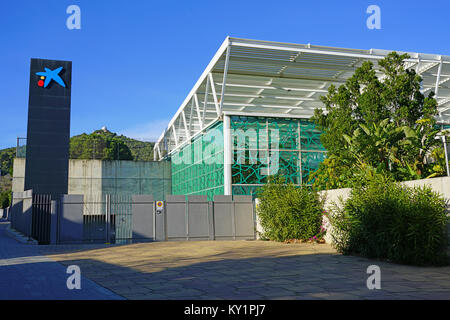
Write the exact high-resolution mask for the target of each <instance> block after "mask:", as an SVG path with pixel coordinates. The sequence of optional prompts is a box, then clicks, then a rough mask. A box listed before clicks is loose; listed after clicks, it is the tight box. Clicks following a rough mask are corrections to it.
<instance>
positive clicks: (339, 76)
mask: <svg viewBox="0 0 450 320" xmlns="http://www.w3.org/2000/svg"><path fill="white" fill-rule="evenodd" d="M389 52H391V51H388V50H378V49H370V50H359V49H344V48H332V47H323V46H313V45H310V44H308V45H302V44H288V43H279V42H268V41H257V40H246V39H237V38H230V37H228V38H226V39H225V41H224V42H223V44H222V45H221V47H220V48H219V50H218V51H217V53H216V54H215V55H214V57H213V59H212V60H211V62H210V63H209V64H208V66H207V67H206V69H205V70H204V72H203V73H202V75H201V76H200V78H199V80H198V81H197V83H196V84H195V85H194V87H193V88H192V89H191V91H190V92H189V94H188V96H187V97H186V99H185V100H184V101H183V103H182V104H181V106H180V107H179V109H178V111H177V112H176V113H175V115H174V116H173V118H172V119H171V121H170V122H169V125H168V126H167V129H166V130H165V131H164V132H163V133H162V134H161V136H160V138H159V139H158V141H157V143H156V144H155V152H154V155H155V160H160V161H164V160H170V161H171V167H172V193H173V194H197V195H200V194H202V195H208V197H209V198H210V199H211V198H212V196H214V195H223V194H225V195H234V194H236V195H237V194H247V195H248V194H254V193H255V190H257V189H258V188H259V187H260V186H262V185H264V183H265V182H266V181H267V177H268V176H269V175H273V174H279V175H281V176H284V177H285V178H286V179H287V181H289V182H292V183H294V184H297V185H300V184H309V183H310V180H309V177H310V174H311V172H313V171H315V170H316V169H317V168H318V166H319V164H320V162H322V161H323V159H324V158H325V157H326V150H325V149H324V148H323V146H322V145H321V143H320V132H319V131H318V130H317V128H316V127H315V126H314V124H313V123H312V122H311V121H310V120H309V119H310V118H311V116H312V115H313V113H314V110H315V109H316V108H323V105H322V102H321V101H320V96H322V95H325V94H326V93H327V91H328V88H329V87H330V86H331V85H334V86H336V87H339V86H340V85H342V84H344V83H345V81H346V80H347V79H348V78H350V77H351V76H352V75H353V73H354V71H355V70H356V69H357V68H358V67H360V66H361V65H362V63H363V62H364V61H372V62H373V64H374V67H375V69H376V70H377V72H378V74H379V75H380V76H381V74H380V71H379V67H378V61H380V60H381V59H383V58H385V57H386V55H387V54H388V53H389ZM399 53H403V52H399ZM408 55H409V58H408V59H406V60H405V63H406V67H407V68H414V69H415V70H416V72H417V73H418V74H419V75H420V76H421V77H422V79H423V82H422V91H423V93H424V94H427V93H430V92H431V91H432V92H434V93H435V94H436V95H435V98H436V100H437V102H438V109H439V116H438V119H437V120H438V123H439V125H440V126H442V128H446V127H448V126H449V124H450V57H449V56H443V55H433V54H422V53H411V52H409V53H408Z"/></svg>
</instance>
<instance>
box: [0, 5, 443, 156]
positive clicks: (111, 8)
mask: <svg viewBox="0 0 450 320" xmlns="http://www.w3.org/2000/svg"><path fill="white" fill-rule="evenodd" d="M72 4H76V5H78V6H79V7H80V8H81V30H68V29H67V27H66V19H67V17H68V16H69V15H68V14H67V13H66V8H67V7H68V6H69V5H72ZM372 4H374V5H378V6H379V7H380V8H381V26H382V29H381V30H369V29H368V28H367V27H366V20H367V18H368V17H369V15H368V14H367V13H366V9H367V7H368V6H369V5H372ZM448 12H450V2H449V1H443V0H436V1H432V2H424V1H420V2H419V1H403V0H396V1H392V0H391V1H379V0H373V1H351V0H347V1H335V0H334V1H326V0H320V1H302V0H296V1H274V0H272V1H263V0H258V1H245V0H240V1H231V0H228V1H212V0H210V1H148V0H147V1H138V0H135V1H112V0H110V1H101V0H85V1H75V0H71V1H65V0H53V1H52V0H40V1H35V0H27V1H25V0H19V1H2V2H1V3H0V43H1V45H0V70H1V74H2V77H1V78H2V80H1V85H0V148H4V147H10V146H14V145H15V143H16V137H17V136H26V126H27V107H28V86H29V64H30V58H45V59H59V60H71V61H73V76H72V116H71V135H76V134H80V133H83V132H92V131H93V130H96V129H100V128H101V127H102V126H107V127H108V129H110V130H111V131H114V132H118V133H122V134H126V135H129V136H132V137H135V138H139V139H146V140H149V139H150V140H151V139H155V138H156V137H157V136H159V134H160V133H161V132H162V130H163V128H164V126H165V125H166V124H167V123H168V121H169V120H170V118H171V117H172V115H173V114H174V113H175V112H176V110H177V109H178V107H179V105H180V104H181V102H182V101H183V100H184V98H185V97H186V95H187V94H188V92H189V91H190V89H191V88H192V86H193V85H194V84H195V82H196V81H197V79H198V77H199V76H200V74H201V73H202V71H203V70H204V68H205V67H206V65H207V64H208V62H209V61H210V59H211V58H212V57H213V55H214V53H215V52H216V51H217V49H218V48H219V46H220V44H221V43H222V42H223V40H224V39H225V37H226V36H228V35H230V36H233V37H242V38H250V39H258V40H272V41H281V42H293V43H311V44H317V45H326V46H338V47H348V48H358V49H370V48H377V49H388V50H404V51H414V52H423V53H437V54H445V55H450V42H449V41H447V39H448V34H449V31H450V25H449V20H448Z"/></svg>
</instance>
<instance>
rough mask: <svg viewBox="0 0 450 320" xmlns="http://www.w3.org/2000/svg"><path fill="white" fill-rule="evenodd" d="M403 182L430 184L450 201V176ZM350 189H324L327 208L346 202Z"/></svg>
mask: <svg viewBox="0 0 450 320" xmlns="http://www.w3.org/2000/svg"><path fill="white" fill-rule="evenodd" d="M401 183H402V184H404V185H407V186H408V187H414V186H424V185H427V186H430V187H431V188H432V189H433V190H434V191H435V192H439V193H440V194H441V195H442V196H443V197H444V199H446V200H447V201H450V177H440V178H432V179H421V180H412V181H404V182H401ZM350 191H351V189H350V188H345V189H334V190H326V191H322V192H321V194H322V195H324V196H326V202H325V210H327V211H328V212H329V211H330V209H331V208H332V207H333V206H334V205H338V206H341V205H342V203H341V201H340V200H341V199H342V201H344V202H345V201H346V200H347V199H348V197H349V196H350ZM447 209H450V208H447ZM329 227H330V229H329V231H328V232H327V235H326V237H325V241H326V242H328V243H331V240H332V238H331V235H330V234H331V232H332V230H331V226H329Z"/></svg>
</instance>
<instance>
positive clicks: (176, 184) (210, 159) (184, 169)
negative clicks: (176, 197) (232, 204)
mask: <svg viewBox="0 0 450 320" xmlns="http://www.w3.org/2000/svg"><path fill="white" fill-rule="evenodd" d="M223 160H224V159H223V125H222V122H219V123H217V124H216V125H215V126H213V127H211V128H210V129H209V130H207V131H206V132H205V133H204V134H203V135H201V136H199V137H197V138H196V139H194V140H193V141H192V143H191V144H189V145H187V146H185V147H184V148H182V149H181V150H180V151H179V152H176V153H175V154H173V155H172V194H185V195H206V196H208V200H212V199H213V196H214V195H216V194H224V187H223V179H224V168H223Z"/></svg>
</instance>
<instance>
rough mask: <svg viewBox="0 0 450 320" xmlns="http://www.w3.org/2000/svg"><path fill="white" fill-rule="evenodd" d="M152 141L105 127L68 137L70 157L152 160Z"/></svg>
mask: <svg viewBox="0 0 450 320" xmlns="http://www.w3.org/2000/svg"><path fill="white" fill-rule="evenodd" d="M153 146H154V143H153V142H144V141H139V140H135V139H132V138H129V137H126V136H124V135H120V136H118V135H117V134H116V133H113V132H111V131H108V130H107V129H102V130H96V131H94V132H93V133H91V134H85V133H83V134H81V135H78V136H73V137H72V138H70V158H71V159H99V160H134V161H152V160H153Z"/></svg>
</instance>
